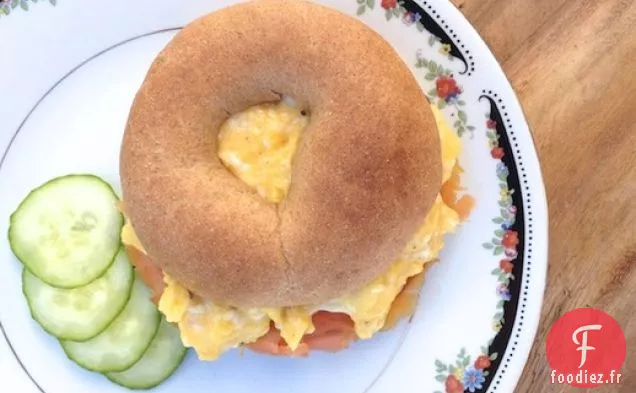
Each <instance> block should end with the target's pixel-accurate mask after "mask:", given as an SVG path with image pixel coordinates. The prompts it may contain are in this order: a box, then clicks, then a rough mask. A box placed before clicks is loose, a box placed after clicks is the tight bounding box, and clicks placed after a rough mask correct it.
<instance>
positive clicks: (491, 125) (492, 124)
mask: <svg viewBox="0 0 636 393" xmlns="http://www.w3.org/2000/svg"><path fill="white" fill-rule="evenodd" d="M486 127H488V128H490V129H494V128H497V122H496V121H494V120H492V119H488V121H487V122H486Z"/></svg>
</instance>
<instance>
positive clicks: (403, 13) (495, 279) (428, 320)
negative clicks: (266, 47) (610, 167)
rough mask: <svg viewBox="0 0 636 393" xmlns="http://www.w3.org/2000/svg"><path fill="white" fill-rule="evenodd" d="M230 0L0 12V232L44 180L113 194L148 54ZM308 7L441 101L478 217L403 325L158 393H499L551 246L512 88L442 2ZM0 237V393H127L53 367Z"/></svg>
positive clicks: (202, 376)
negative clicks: (65, 179) (356, 26)
mask: <svg viewBox="0 0 636 393" xmlns="http://www.w3.org/2000/svg"><path fill="white" fill-rule="evenodd" d="M232 2H233V1H229V0H224V1H215V0H198V1H189V2H177V1H170V0H138V1H135V2H113V1H107V0H94V1H90V2H89V1H81V0H59V3H57V4H55V3H56V1H54V0H49V1H43V0H40V1H39V2H37V1H36V0H30V1H29V0H20V1H16V0H14V1H13V3H15V6H13V5H12V4H11V1H9V3H8V4H7V3H2V4H5V5H4V6H0V9H2V10H4V13H5V14H6V13H8V11H9V10H10V15H3V16H0V37H3V39H2V42H3V44H2V48H1V49H0V53H1V54H0V56H1V59H2V60H1V61H0V119H2V121H1V122H0V152H4V154H3V156H2V161H0V189H1V192H0V233H6V231H7V227H8V217H9V215H10V214H11V212H12V211H13V210H14V209H15V207H16V206H17V204H18V203H19V201H20V200H21V199H22V198H23V197H24V196H25V195H26V194H27V192H28V191H29V190H30V189H32V188H34V187H35V186H37V185H39V184H41V183H42V182H44V181H46V180H48V179H50V178H51V177H54V176H57V175H63V174H67V173H70V172H89V173H94V174H97V175H99V176H102V177H104V178H105V179H106V180H108V181H110V182H111V183H112V184H114V185H118V184H119V180H118V173H117V167H118V153H119V143H120V138H121V135H122V132H123V127H124V124H125V121H126V117H127V114H128V110H129V107H130V104H131V102H132V98H133V95H134V93H135V91H136V89H137V88H138V87H139V85H140V83H141V81H142V79H143V77H144V74H145V72H146V70H147V68H148V66H149V65H150V62H151V61H152V59H153V57H154V56H155V55H156V53H157V52H158V51H159V50H160V49H161V48H162V47H163V46H164V45H165V44H166V43H167V42H168V41H169V40H170V38H171V37H172V36H173V35H174V34H175V32H176V31H177V30H178V28H179V27H180V26H183V25H184V24H186V23H187V22H188V21H190V20H192V19H193V18H195V17H197V16H199V15H202V14H204V13H206V12H209V11H212V10H214V9H217V8H219V7H222V6H225V5H228V4H231V3H232ZM320 2H321V3H325V4H327V5H329V6H333V7H335V8H337V9H340V10H341V11H343V12H346V13H349V14H351V15H357V17H359V18H360V19H361V20H363V21H364V22H365V23H367V24H368V25H369V26H371V27H372V28H374V29H376V30H377V31H379V32H380V33H381V34H382V35H383V36H384V37H385V38H387V40H388V41H389V42H391V43H392V44H393V45H394V46H395V48H396V49H397V51H398V52H399V53H400V55H401V56H402V57H403V59H404V61H405V62H406V63H407V64H408V65H409V66H411V69H412V71H413V73H414V74H415V75H416V77H417V79H418V81H420V82H421V85H422V88H423V89H424V91H425V92H428V94H429V96H430V98H431V99H433V100H434V101H435V102H437V103H441V105H442V106H445V108H444V113H445V114H446V116H447V117H448V120H449V121H450V123H451V124H453V125H454V127H455V129H456V130H457V131H458V132H460V133H461V134H462V140H463V144H464V151H463V154H462V156H461V163H462V165H463V167H464V168H465V171H466V173H465V175H464V176H463V182H464V183H465V185H466V187H467V192H468V193H470V194H471V195H473V196H474V197H475V198H476V200H477V206H476V209H475V211H474V212H473V214H472V216H471V217H470V220H469V222H467V223H466V224H465V225H464V226H463V227H462V228H461V229H460V230H459V231H458V232H457V233H456V234H454V235H453V236H449V238H448V242H447V243H448V244H447V247H446V249H445V250H444V252H443V254H442V257H441V261H442V263H440V264H437V265H436V266H435V267H433V268H432V269H431V271H430V273H429V275H428V278H427V281H426V284H425V286H424V289H423V293H422V301H421V302H420V304H419V306H418V309H417V312H416V315H415V317H414V319H413V320H412V322H411V323H410V324H407V323H403V324H402V325H401V326H400V327H399V328H398V329H396V330H395V331H393V332H390V333H384V334H380V335H378V336H377V337H376V338H374V339H373V340H371V341H368V342H362V343H358V344H356V345H354V346H353V347H352V348H351V349H349V350H347V351H344V352H342V353H339V354H336V355H327V354H316V355H315V356H314V355H312V356H311V357H310V358H308V359H279V358H270V357H266V356H259V355H255V354H252V353H247V352H246V353H245V355H244V356H242V357H241V356H240V355H239V354H238V353H236V352H232V353H229V354H228V355H227V356H224V357H223V358H222V360H220V361H219V362H216V363H202V362H199V361H197V360H196V357H195V356H193V355H192V354H190V355H189V356H188V358H187V360H186V362H185V363H184V364H183V365H182V367H181V368H180V369H179V370H178V372H177V373H176V374H175V375H174V376H173V377H172V378H171V379H170V380H169V381H168V382H166V383H165V384H163V385H161V386H160V387H158V388H157V389H156V390H157V391H158V392H170V393H172V392H181V391H189V392H191V393H196V392H209V393H213V392H223V393H230V392H235V393H236V392H238V393H243V392H252V391H257V390H258V391H261V392H309V393H311V392H323V391H330V392H347V393H358V392H360V393H361V392H366V391H368V392H396V391H397V392H422V393H424V392H426V393H433V392H444V391H445V392H461V391H464V390H465V391H469V392H476V391H477V392H485V391H487V392H495V391H497V392H511V391H513V389H514V386H515V384H516V382H517V380H518V378H519V376H520V374H521V371H522V369H523V366H524V363H525V361H526V358H527V356H528V352H529V350H530V347H531V345H532V343H533V341H534V336H535V332H536V328H537V324H538V321H539V314H540V310H541V303H542V297H543V290H544V286H545V274H546V265H547V238H548V236H547V228H548V226H547V207H546V201H545V194H544V188H543V182H542V178H541V173H540V168H539V163H538V160H537V156H536V153H535V150H534V146H533V142H532V137H531V134H530V131H529V130H528V126H527V124H526V121H525V119H524V116H523V112H522V110H521V107H520V106H519V103H518V101H517V99H516V97H515V95H514V92H513V91H512V89H511V87H510V85H509V83H508V81H507V80H506V77H505V76H504V74H503V72H502V70H501V68H500V67H499V65H498V64H497V62H496V60H495V59H494V57H493V55H492V54H491V53H490V51H489V50H488V48H487V46H486V45H485V44H484V43H483V42H482V40H481V39H480V38H479V36H478V34H477V33H476V32H475V30H474V29H473V28H472V27H471V26H470V24H469V23H468V22H467V21H466V20H465V19H464V18H463V16H462V15H461V14H460V13H459V12H458V11H457V10H456V9H455V8H454V7H453V6H452V5H451V4H450V3H448V2H446V1H442V0H435V1H422V0H416V1H413V0H409V1H403V2H402V1H401V2H400V4H397V5H396V6H395V8H392V9H391V7H392V2H391V1H390V0H384V1H381V0H368V1H367V0H321V1H320ZM52 5H54V6H52ZM3 7H4V8H3ZM386 8H390V9H388V10H387V9H386ZM27 10H28V12H25V11H27ZM281 12H285V10H281ZM449 92H450V97H448V93H449ZM440 96H441V98H440ZM502 154H503V156H502ZM513 191H514V192H513ZM0 239H1V240H0V299H2V301H1V302H0V321H1V326H2V330H3V333H4V335H5V338H6V341H7V343H8V345H4V343H3V345H2V346H0V367H2V368H1V369H0V391H7V392H9V391H10V392H38V391H41V392H46V393H84V392H95V393H97V392H99V393H114V392H122V391H125V389H122V388H120V387H118V386H116V385H114V384H112V383H110V382H108V381H107V380H106V379H105V378H103V377H101V376H99V375H96V374H92V373H89V372H87V371H83V370H82V369H80V368H79V367H77V366H75V365H74V364H73V363H71V362H70V361H68V360H67V359H66V358H65V356H64V354H63V352H62V351H61V349H60V347H59V345H58V344H57V342H56V341H55V340H54V339H53V338H51V337H49V336H47V335H46V334H45V333H44V332H43V331H42V329H40V328H39V327H38V326H37V325H36V324H35V323H34V322H33V321H32V320H31V318H30V316H29V312H28V310H27V306H26V303H25V301H24V299H23V297H22V294H21V284H20V271H21V265H20V264H19V263H18V262H17V260H16V259H15V258H14V257H13V255H12V254H11V252H10V250H9V246H8V244H7V239H6V236H2V237H0ZM502 260H505V261H507V262H501V261H502ZM502 269H503V270H502ZM510 269H512V270H511V271H508V270H510ZM449 370H450V371H449ZM450 374H452V376H449V375H450ZM459 384H461V385H462V386H461V387H460V386H459Z"/></svg>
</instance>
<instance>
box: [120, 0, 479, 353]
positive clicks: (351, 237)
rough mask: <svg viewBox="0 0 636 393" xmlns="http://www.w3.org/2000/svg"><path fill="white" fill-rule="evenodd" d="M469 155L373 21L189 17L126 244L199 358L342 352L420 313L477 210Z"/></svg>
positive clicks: (149, 80)
mask: <svg viewBox="0 0 636 393" xmlns="http://www.w3.org/2000/svg"><path fill="white" fill-rule="evenodd" d="M283 9H284V10H285V11H284V12H281V10H283ZM237 38H239V39H237ZM460 153H461V142H460V140H459V138H458V137H457V135H456V134H455V132H454V131H453V130H452V129H451V128H449V127H448V125H447V124H446V123H445V120H444V117H443V116H442V114H441V113H440V112H439V110H438V109H437V108H436V107H435V106H432V105H430V103H429V102H428V101H427V99H426V97H425V95H424V94H423V93H422V91H421V89H420V87H419V85H418V83H417V81H416V80H415V79H414V77H413V75H412V74H411V72H410V70H409V69H408V68H407V66H406V65H405V64H404V63H403V61H402V60H401V59H400V57H399V56H398V55H397V53H396V52H395V51H394V50H393V48H392V47H391V46H390V45H389V44H388V43H387V42H386V41H385V40H383V39H382V38H381V37H380V36H379V35H378V34H377V33H375V32H374V31H373V30H371V29H369V28H367V27H366V26H365V25H364V24H362V23H361V22H359V21H357V20H356V19H354V18H351V17H349V16H346V15H344V14H342V13H339V12H337V11H335V10H332V9H330V8H327V7H323V6H319V5H316V4H313V3H311V2H305V1H301V0H255V1H251V2H247V3H241V4H239V5H234V6H230V7H227V8H224V9H222V10H220V11H216V12H213V13H211V14H209V15H206V16H204V17H202V18H199V19H197V20H195V21H194V22H192V23H190V24H189V25H188V26H186V27H185V28H184V29H183V30H181V31H180V32H179V33H178V34H177V35H176V36H175V37H174V38H173V40H172V41H171V42H170V43H169V44H168V45H167V46H166V48H164V50H163V51H162V52H161V53H160V54H159V55H158V56H157V58H156V59H155V61H154V62H153V64H152V66H151V68H150V70H149V71H148V74H147V76H146V79H145V80H144V82H143V84H142V86H141V88H140V89H139V91H138V93H137V95H136V97H135V100H134V103H133V106H132V108H131V111H130V115H129V119H128V123H127V126H126V130H125V133H124V138H123V140H122V146H121V154H120V176H121V182H122V191H123V202H122V206H121V208H122V211H123V213H124V215H125V217H126V223H125V225H124V227H123V229H122V234H121V237H122V242H123V243H124V245H125V246H126V250H127V251H128V254H129V256H130V258H131V260H132V262H133V264H134V266H135V268H136V270H137V271H138V273H139V275H140V276H141V277H142V278H143V279H144V281H146V283H147V284H148V285H149V286H150V287H151V289H152V290H153V294H154V300H155V301H156V302H157V304H158V307H159V310H160V311H161V312H162V313H163V314H164V315H165V317H166V319H167V320H168V321H169V322H172V323H175V324H176V325H178V327H179V329H180V332H181V338H182V341H183V343H184V345H186V346H188V347H192V348H194V350H195V351H196V353H197V354H198V356H199V358H200V359H201V360H216V359H218V358H219V357H220V356H221V355H222V354H223V353H224V352H226V351H228V350H230V349H232V348H248V349H251V350H253V351H255V352H259V353H265V354H270V355H285V356H303V355H307V354H308V353H309V352H310V351H313V350H325V351H331V352H336V351H339V350H342V349H345V348H347V347H348V346H349V344H350V343H351V342H353V341H355V340H364V339H370V338H372V337H373V336H374V335H376V334H377V333H378V332H380V331H383V330H389V329H391V328H392V327H393V326H395V324H396V323H397V322H398V321H399V320H400V319H402V318H408V317H410V316H411V314H412V312H413V310H414V309H415V306H416V304H417V300H418V296H419V291H420V288H421V285H422V283H423V281H424V275H425V270H426V269H427V268H428V267H429V266H430V265H431V263H432V262H434V261H436V260H437V259H438V256H439V254H440V252H441V250H442V249H443V247H444V237H445V236H446V235H447V234H449V233H451V232H453V231H455V230H456V228H457V227H458V226H459V225H460V224H461V222H462V221H463V220H465V219H466V218H467V216H468V214H469V213H470V210H471V208H472V204H473V200H472V198H470V197H469V196H467V195H464V196H460V193H461V191H462V188H461V186H460V175H461V173H462V170H461V167H460V166H459V162H458V158H459V155H460Z"/></svg>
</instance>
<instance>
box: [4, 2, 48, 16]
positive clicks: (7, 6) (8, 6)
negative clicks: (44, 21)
mask: <svg viewBox="0 0 636 393" xmlns="http://www.w3.org/2000/svg"><path fill="white" fill-rule="evenodd" d="M37 2H38V0H4V1H3V0H0V18H2V17H3V16H8V15H10V14H11V13H12V12H13V11H15V10H16V9H18V8H19V9H20V10H23V11H28V10H29V9H30V4H29V3H37ZM49 3H50V4H51V5H56V4H57V0H49Z"/></svg>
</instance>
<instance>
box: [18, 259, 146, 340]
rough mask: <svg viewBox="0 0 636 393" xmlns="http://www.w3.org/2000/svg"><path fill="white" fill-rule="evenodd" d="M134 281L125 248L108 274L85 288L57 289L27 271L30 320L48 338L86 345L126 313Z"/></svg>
mask: <svg viewBox="0 0 636 393" xmlns="http://www.w3.org/2000/svg"><path fill="white" fill-rule="evenodd" d="M134 279H135V275H134V272H133V268H132V265H131V264H130V261H129V260H128V258H127V255H126V251H124V249H123V248H122V249H121V250H120V251H119V253H118V254H117V258H116V259H115V263H113V264H112V265H111V267H110V268H109V269H108V270H107V271H106V273H105V274H104V275H103V276H102V277H100V278H98V279H97V280H95V281H93V282H91V283H90V284H88V285H86V286H83V287H79V288H75V289H58V288H55V287H51V286H49V285H47V284H45V283H44V282H43V281H41V280H40V279H38V278H37V277H35V276H34V275H33V274H32V273H31V272H29V270H27V269H24V270H23V272H22V291H23V292H24V296H25V297H26V299H27V302H28V303H29V308H30V309H31V316H32V317H33V319H35V320H36V321H37V322H38V323H39V324H40V325H41V326H42V327H43V328H44V330H46V331H47V332H48V333H49V334H51V335H53V336H55V337H57V338H59V339H63V340H72V341H86V340H89V339H91V338H93V337H95V336H97V335H98V334H99V333H100V332H101V331H102V330H104V329H105V328H106V327H107V326H108V325H109V324H110V323H111V322H112V321H113V320H114V319H115V318H116V317H117V315H119V313H120V312H121V311H122V310H123V309H124V307H125V306H126V303H127V302H128V299H129V298H130V293H131V290H132V285H133V281H134Z"/></svg>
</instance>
